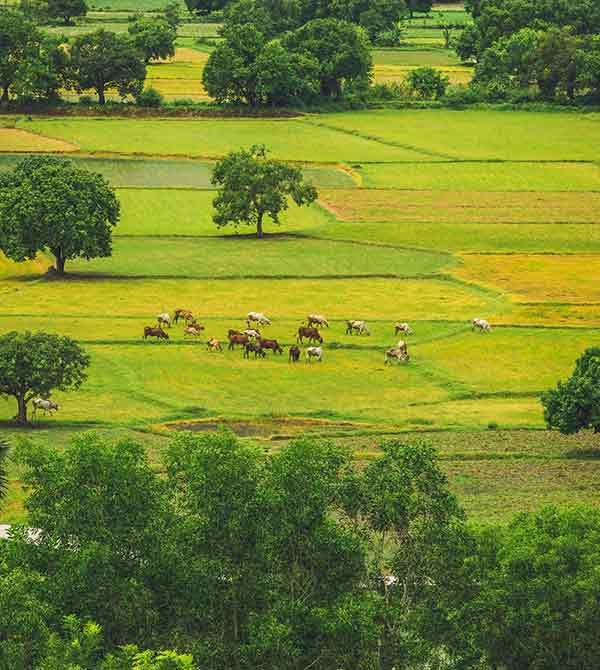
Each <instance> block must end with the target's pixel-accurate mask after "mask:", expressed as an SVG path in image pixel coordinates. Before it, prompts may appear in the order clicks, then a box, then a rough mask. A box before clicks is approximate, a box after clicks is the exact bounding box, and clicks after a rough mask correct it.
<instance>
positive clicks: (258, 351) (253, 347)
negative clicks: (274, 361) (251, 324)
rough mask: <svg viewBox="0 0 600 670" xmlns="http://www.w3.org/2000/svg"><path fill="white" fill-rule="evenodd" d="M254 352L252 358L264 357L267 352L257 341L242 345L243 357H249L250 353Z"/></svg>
mask: <svg viewBox="0 0 600 670" xmlns="http://www.w3.org/2000/svg"><path fill="white" fill-rule="evenodd" d="M253 352H254V358H258V357H259V356H260V357H261V358H264V357H265V356H266V355H267V354H266V352H265V351H263V348H262V347H261V346H260V344H259V343H258V342H248V344H246V346H245V347H244V358H250V354H251V353H253Z"/></svg>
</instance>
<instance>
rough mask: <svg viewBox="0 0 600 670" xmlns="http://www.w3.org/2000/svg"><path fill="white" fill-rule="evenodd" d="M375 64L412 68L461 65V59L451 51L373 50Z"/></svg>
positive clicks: (432, 49)
mask: <svg viewBox="0 0 600 670" xmlns="http://www.w3.org/2000/svg"><path fill="white" fill-rule="evenodd" d="M372 56H373V64H374V65H375V66H378V65H379V66H382V65H401V66H402V65H403V66H406V65H410V66H412V67H421V66H424V65H431V66H444V65H446V66H448V65H460V58H458V57H457V56H456V54H455V53H454V51H452V50H450V49H440V48H429V49H416V48H414V47H412V48H411V49H373V51H372Z"/></svg>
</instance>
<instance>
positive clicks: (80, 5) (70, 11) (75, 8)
mask: <svg viewBox="0 0 600 670" xmlns="http://www.w3.org/2000/svg"><path fill="white" fill-rule="evenodd" d="M87 10H88V8H87V5H86V3H85V0H47V9H46V13H47V15H48V17H49V18H50V19H62V21H63V22H64V23H65V25H69V24H70V23H71V22H72V19H73V17H76V16H85V15H86V14H87Z"/></svg>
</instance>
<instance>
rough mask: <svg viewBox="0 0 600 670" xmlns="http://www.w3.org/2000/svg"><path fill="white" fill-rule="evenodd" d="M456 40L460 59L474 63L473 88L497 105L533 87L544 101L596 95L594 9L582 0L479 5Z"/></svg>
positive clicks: (597, 17)
mask: <svg viewBox="0 0 600 670" xmlns="http://www.w3.org/2000/svg"><path fill="white" fill-rule="evenodd" d="M471 11H472V13H473V16H474V18H475V22H474V24H473V25H471V26H468V27H467V28H466V29H465V30H464V31H463V33H462V35H461V36H460V37H459V39H458V41H457V44H456V49H457V52H458V54H459V55H460V56H461V58H463V59H465V60H466V59H471V58H472V59H474V60H476V62H477V68H476V76H475V80H474V85H475V86H480V87H481V86H482V87H484V88H485V87H488V88H490V89H491V90H492V91H493V95H494V96H495V97H497V98H498V99H501V98H502V97H503V96H504V95H505V94H506V91H509V90H511V89H518V88H521V89H527V88H529V87H530V85H532V84H535V85H536V86H537V89H538V90H539V92H540V95H541V96H542V97H543V98H544V99H546V100H554V99H555V98H557V97H563V96H565V97H566V98H568V99H569V100H573V99H574V98H575V96H576V95H591V96H593V97H595V98H597V97H598V95H600V9H599V6H598V3H590V2H587V0H576V1H575V2H569V3H563V2H560V1H559V0H546V1H545V2H536V1H534V0H525V1H522V0H485V1H484V2H474V3H472V5H471Z"/></svg>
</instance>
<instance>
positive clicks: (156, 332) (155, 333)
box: [144, 326, 169, 340]
mask: <svg viewBox="0 0 600 670" xmlns="http://www.w3.org/2000/svg"><path fill="white" fill-rule="evenodd" d="M149 337H157V338H158V339H159V340H168V339H169V335H168V333H165V331H164V330H163V329H162V328H157V327H156V326H146V327H145V328H144V339H147V338H149Z"/></svg>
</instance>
